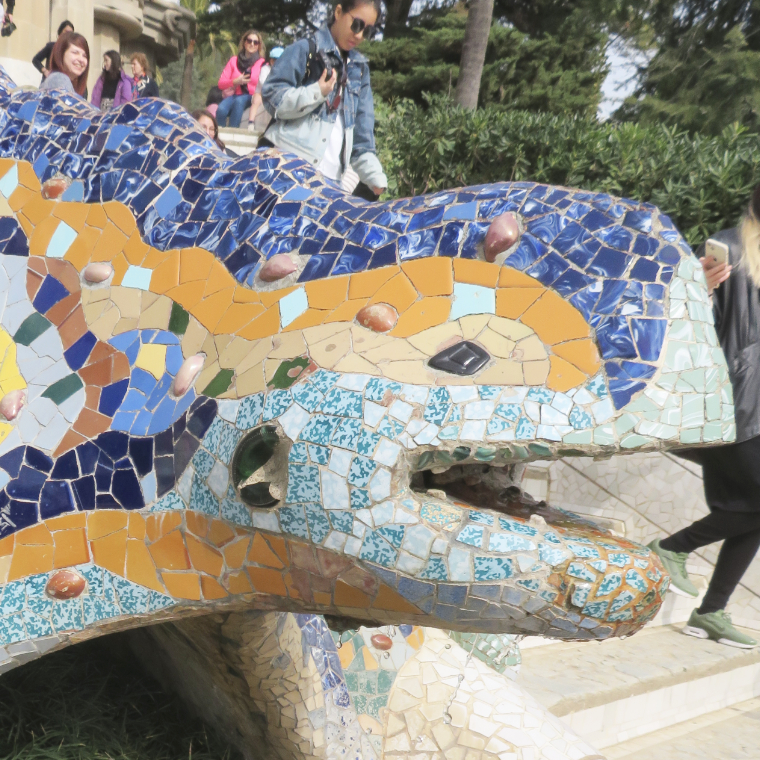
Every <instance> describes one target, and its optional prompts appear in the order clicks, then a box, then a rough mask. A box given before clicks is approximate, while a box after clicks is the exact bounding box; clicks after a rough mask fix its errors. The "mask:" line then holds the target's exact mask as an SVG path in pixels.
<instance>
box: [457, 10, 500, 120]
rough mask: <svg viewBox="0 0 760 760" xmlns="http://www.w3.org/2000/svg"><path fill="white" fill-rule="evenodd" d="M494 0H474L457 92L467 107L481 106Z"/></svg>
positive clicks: (468, 18)
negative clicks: (479, 101) (479, 104)
mask: <svg viewBox="0 0 760 760" xmlns="http://www.w3.org/2000/svg"><path fill="white" fill-rule="evenodd" d="M493 2H494V0H470V11H469V13H468V14H467V26H466V28H465V31H464V44H463V45H462V61H461V63H460V64H459V78H458V79H457V92H456V101H457V103H459V105H460V106H462V107H463V108H477V107H478V95H479V94H480V79H481V77H482V76H483V64H484V63H485V60H486V49H487V48H488V37H489V35H490V33H491V22H492V21H493Z"/></svg>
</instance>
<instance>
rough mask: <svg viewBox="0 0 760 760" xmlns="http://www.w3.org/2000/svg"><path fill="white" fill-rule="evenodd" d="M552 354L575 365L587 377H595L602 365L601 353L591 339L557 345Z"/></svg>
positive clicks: (553, 347)
mask: <svg viewBox="0 0 760 760" xmlns="http://www.w3.org/2000/svg"><path fill="white" fill-rule="evenodd" d="M552 352H553V353H554V354H556V355H557V356H560V357H562V358H563V359H565V360H566V361H568V362H570V364H574V365H575V366H576V367H578V369H580V370H581V371H583V372H585V373H586V374H587V375H593V374H594V373H596V372H597V371H598V370H599V367H601V365H602V360H601V358H600V357H599V351H598V350H597V348H596V344H595V343H594V341H593V340H592V339H591V338H582V339H581V340H571V341H566V342H565V343H557V344H556V345H554V346H552Z"/></svg>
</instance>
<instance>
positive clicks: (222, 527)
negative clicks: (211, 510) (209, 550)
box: [208, 520, 235, 547]
mask: <svg viewBox="0 0 760 760" xmlns="http://www.w3.org/2000/svg"><path fill="white" fill-rule="evenodd" d="M233 538H235V531H234V530H232V528H230V526H229V525H227V523H225V522H222V521H221V520H212V521H211V528H210V530H209V532H208V540H209V541H211V543H212V544H214V546H220V547H221V546H224V545H225V544H227V543H229V542H230V541H232V539H233Z"/></svg>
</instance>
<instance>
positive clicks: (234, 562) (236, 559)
mask: <svg viewBox="0 0 760 760" xmlns="http://www.w3.org/2000/svg"><path fill="white" fill-rule="evenodd" d="M250 543H251V540H250V538H241V539H240V540H238V541H234V542H232V543H229V544H227V545H226V546H225V547H224V550H223V554H224V562H225V564H226V565H227V567H228V568H230V570H238V569H240V568H241V567H243V564H244V563H245V558H246V554H247V553H248V547H249V546H250Z"/></svg>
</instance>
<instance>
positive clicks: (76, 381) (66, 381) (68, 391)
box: [42, 375, 84, 404]
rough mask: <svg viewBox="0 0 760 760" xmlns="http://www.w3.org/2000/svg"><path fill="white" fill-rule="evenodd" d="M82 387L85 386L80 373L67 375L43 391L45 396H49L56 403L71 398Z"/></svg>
mask: <svg viewBox="0 0 760 760" xmlns="http://www.w3.org/2000/svg"><path fill="white" fill-rule="evenodd" d="M80 388H84V383H83V382H82V380H81V378H80V377H79V375H67V376H66V377H63V378H61V379H60V380H58V381H57V382H55V383H53V384H52V385H51V386H50V387H49V388H48V389H47V390H46V391H44V392H43V394H42V396H43V397H44V398H49V399H50V400H51V401H52V402H53V403H54V404H62V403H63V402H64V401H65V400H66V399H67V398H71V397H72V396H73V395H74V394H75V393H76V392H77V391H78V390H79V389H80Z"/></svg>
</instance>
